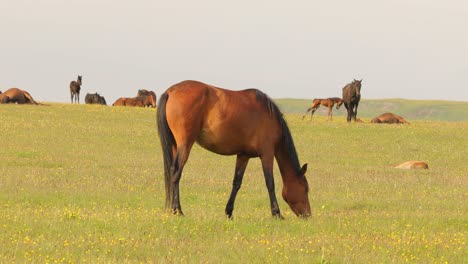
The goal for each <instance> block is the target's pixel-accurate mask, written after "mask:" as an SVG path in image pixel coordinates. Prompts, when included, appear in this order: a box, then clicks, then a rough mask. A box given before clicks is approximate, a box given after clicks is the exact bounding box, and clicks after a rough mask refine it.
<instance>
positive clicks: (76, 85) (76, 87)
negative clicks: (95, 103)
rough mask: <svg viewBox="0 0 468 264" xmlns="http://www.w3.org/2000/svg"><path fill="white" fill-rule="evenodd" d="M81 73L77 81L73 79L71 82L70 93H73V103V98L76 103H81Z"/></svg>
mask: <svg viewBox="0 0 468 264" xmlns="http://www.w3.org/2000/svg"><path fill="white" fill-rule="evenodd" d="M81 78H82V76H81V75H78V79H77V80H76V81H72V82H71V83H70V94H71V103H72V104H73V99H75V103H76V102H77V103H80V90H81V84H82V82H81Z"/></svg>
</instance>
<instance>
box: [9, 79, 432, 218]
mask: <svg viewBox="0 0 468 264" xmlns="http://www.w3.org/2000/svg"><path fill="white" fill-rule="evenodd" d="M361 82H362V80H359V81H358V80H354V81H353V82H352V83H350V84H348V85H346V86H345V87H344V88H343V97H342V98H327V99H316V100H314V103H313V105H312V106H311V107H310V108H309V109H308V110H307V112H306V114H307V113H308V112H310V111H312V113H311V116H312V115H313V114H314V112H315V111H316V110H317V108H318V107H319V106H320V105H322V106H326V107H328V109H329V119H331V118H332V115H331V108H332V107H333V106H334V105H335V104H336V105H337V108H339V107H340V106H341V105H342V104H344V105H345V107H346V109H347V111H348V116H347V121H348V122H351V120H352V119H353V120H355V121H356V116H357V107H358V105H359V101H360V98H361V93H360V91H361ZM81 85H82V76H78V79H77V81H73V82H71V83H70V93H71V101H72V103H73V102H75V103H79V93H80V89H81ZM0 93H1V92H0ZM3 100H5V101H6V102H17V103H32V104H37V103H36V102H35V101H34V100H33V99H32V97H31V96H30V95H29V93H27V92H25V91H23V90H20V89H17V88H12V89H10V90H8V91H6V92H5V93H3V94H0V101H2V102H3ZM85 102H86V103H90V104H106V102H105V99H104V97H102V96H100V95H99V94H97V93H95V94H87V95H86V97H85ZM113 105H123V106H141V107H144V106H151V107H156V94H155V93H154V92H152V91H147V90H140V91H138V93H137V96H136V97H134V98H119V99H118V100H117V101H116V102H115V103H114V104H113ZM304 117H305V115H304ZM385 118H386V117H385V116H384V117H382V116H381V117H379V118H378V119H376V120H375V122H377V123H380V122H383V120H384V119H385ZM396 120H398V122H400V123H404V122H403V121H402V118H401V117H399V118H398V117H396ZM156 123H157V129H158V136H159V140H160V143H161V148H162V154H163V163H164V183H165V193H166V209H167V210H169V211H171V212H172V213H173V214H178V215H183V212H182V207H181V203H180V193H179V183H180V180H181V177H182V172H183V169H184V166H185V164H186V162H187V160H188V158H189V155H190V151H191V149H192V147H193V145H194V144H195V143H197V144H198V145H200V146H201V147H202V148H204V149H206V150H208V151H211V152H214V153H216V154H219V155H236V163H235V170H234V176H233V180H232V189H231V194H230V196H229V199H228V201H227V203H226V207H225V214H226V216H227V217H228V218H232V217H233V211H234V203H235V200H236V196H237V193H238V191H239V189H240V188H241V185H242V180H243V176H244V172H245V170H246V167H247V164H248V162H249V160H250V159H251V158H259V159H260V161H261V165H262V168H263V176H264V179H265V184H266V188H267V190H268V195H269V199H270V209H271V214H272V215H273V216H275V217H278V218H283V216H282V214H281V211H280V208H279V205H278V201H277V199H276V193H275V183H274V178H273V168H274V160H276V162H277V164H278V167H279V172H280V174H281V179H282V182H283V188H282V192H281V195H282V197H283V199H284V201H285V202H286V203H287V204H288V206H289V207H290V209H291V210H292V211H293V212H294V213H295V214H296V215H297V216H300V217H308V216H310V215H311V207H310V202H309V197H308V192H309V184H308V181H307V178H306V172H307V164H303V165H301V163H300V161H299V157H298V154H297V151H296V148H295V145H294V140H293V137H292V135H291V132H290V130H289V127H288V124H287V123H286V120H285V119H284V116H283V113H282V112H281V111H280V109H279V107H278V106H277V105H276V104H275V103H274V102H273V100H272V99H270V98H269V97H268V96H267V95H266V94H265V93H263V92H262V91H260V90H257V89H247V90H241V91H233V90H228V89H224V88H220V87H216V86H212V85H209V84H206V83H202V82H198V81H183V82H180V83H177V84H175V85H173V86H171V87H169V88H168V89H167V90H166V91H165V92H164V93H163V94H162V95H161V97H160V100H159V106H158V111H157V114H156ZM404 166H417V167H421V166H422V167H423V165H421V164H416V165H411V164H410V165H402V167H404Z"/></svg>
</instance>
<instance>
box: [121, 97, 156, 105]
mask: <svg viewBox="0 0 468 264" xmlns="http://www.w3.org/2000/svg"><path fill="white" fill-rule="evenodd" d="M112 105H113V106H136V107H145V106H152V107H156V101H155V99H154V97H152V96H137V97H131V98H129V97H121V98H119V99H117V101H115V102H114V103H113V104H112Z"/></svg>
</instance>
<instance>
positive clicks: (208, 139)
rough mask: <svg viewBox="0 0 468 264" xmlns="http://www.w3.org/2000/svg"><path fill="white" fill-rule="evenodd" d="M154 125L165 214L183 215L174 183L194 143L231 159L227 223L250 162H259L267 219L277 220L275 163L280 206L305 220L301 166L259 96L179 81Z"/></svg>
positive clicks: (272, 108) (269, 104) (278, 117)
mask: <svg viewBox="0 0 468 264" xmlns="http://www.w3.org/2000/svg"><path fill="white" fill-rule="evenodd" d="M157 125H158V131H159V139H160V141H161V146H162V153H163V158H164V181H165V186H166V209H169V207H170V209H171V211H172V213H174V214H180V215H182V214H183V213H182V208H181V206H180V196H179V181H180V179H181V176H182V171H183V169H184V166H185V163H186V162H187V159H188V157H189V154H190V150H191V149H192V146H193V144H194V143H195V142H197V143H198V144H199V145H200V146H201V147H203V148H205V149H207V150H209V151H211V152H214V153H217V154H220V155H237V160H236V166H235V173H234V179H233V186H232V191H231V195H230V197H229V200H228V202H227V205H226V209H225V213H226V215H227V216H228V217H229V218H232V212H233V210H234V201H235V199H236V195H237V192H238V191H239V189H240V187H241V184H242V178H243V176H244V172H245V169H246V167H247V163H248V161H249V159H250V158H254V157H259V158H260V160H261V162H262V167H263V174H264V177H265V182H266V186H267V189H268V194H269V197H270V206H271V213H272V215H273V216H275V217H278V218H282V215H281V213H280V209H279V206H278V202H277V200H276V195H275V184H274V179H273V160H274V159H275V158H276V161H277V163H278V166H279V170H280V173H281V176H282V180H283V191H282V195H283V198H284V200H285V201H286V203H287V204H288V205H289V207H290V208H291V209H292V211H293V212H294V213H295V214H296V215H298V216H309V215H310V213H311V209H310V204H309V198H308V191H309V187H308V183H307V179H306V177H305V172H306V171H307V164H305V165H304V166H302V167H301V166H300V163H299V158H298V156H297V153H296V148H295V147H294V142H293V139H292V136H291V132H290V131H289V128H288V125H287V124H286V120H285V119H284V117H283V114H282V113H281V112H280V110H279V108H278V106H277V105H276V104H275V103H274V102H273V101H272V100H271V99H270V98H269V97H268V96H267V95H266V94H264V93H263V92H261V91H259V90H256V89H248V90H242V91H231V90H226V89H223V88H218V87H215V86H212V85H208V84H205V83H201V82H197V81H183V82H181V83H178V84H175V85H173V86H171V87H170V88H169V89H167V90H166V92H165V93H164V94H163V95H161V97H160V99H159V108H158V111H157Z"/></svg>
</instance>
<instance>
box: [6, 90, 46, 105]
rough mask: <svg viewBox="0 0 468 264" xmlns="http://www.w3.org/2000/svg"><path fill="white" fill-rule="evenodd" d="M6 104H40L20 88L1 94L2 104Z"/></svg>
mask: <svg viewBox="0 0 468 264" xmlns="http://www.w3.org/2000/svg"><path fill="white" fill-rule="evenodd" d="M6 103H17V104H35V105H37V104H38V103H37V102H36V101H34V99H33V98H32V96H31V95H30V94H29V93H28V92H26V91H24V90H21V89H18V88H10V89H8V90H6V91H5V92H4V93H0V104H6Z"/></svg>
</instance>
